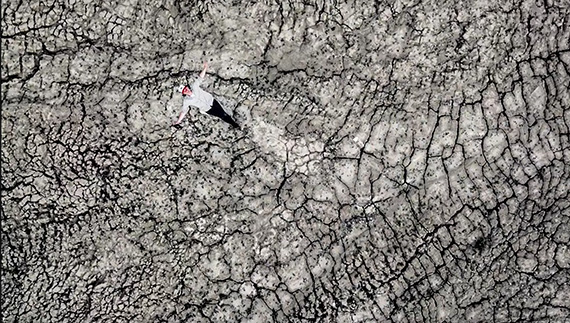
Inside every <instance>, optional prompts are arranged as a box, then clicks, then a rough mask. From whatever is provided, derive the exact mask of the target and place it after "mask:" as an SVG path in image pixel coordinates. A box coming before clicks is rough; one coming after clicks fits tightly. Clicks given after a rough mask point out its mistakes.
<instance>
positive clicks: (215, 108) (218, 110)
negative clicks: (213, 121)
mask: <svg viewBox="0 0 570 323" xmlns="http://www.w3.org/2000/svg"><path fill="white" fill-rule="evenodd" d="M206 113H207V114H209V115H211V116H215V117H218V118H220V119H222V120H224V121H225V122H227V123H229V124H231V125H232V126H233V127H234V128H238V129H239V125H238V124H237V123H236V122H235V121H234V119H232V117H230V115H229V114H227V113H226V111H224V108H222V106H221V105H220V102H218V100H216V99H214V103H213V104H212V108H210V110H208V111H206Z"/></svg>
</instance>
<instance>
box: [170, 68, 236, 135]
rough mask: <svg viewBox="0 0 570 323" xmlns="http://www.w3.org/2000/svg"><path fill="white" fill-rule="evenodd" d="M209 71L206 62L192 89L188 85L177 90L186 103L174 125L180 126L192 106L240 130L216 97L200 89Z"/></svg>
mask: <svg viewBox="0 0 570 323" xmlns="http://www.w3.org/2000/svg"><path fill="white" fill-rule="evenodd" d="M207 69H208V63H207V62H204V70H203V71H202V73H200V75H199V76H198V78H197V79H196V80H195V81H194V83H193V84H192V87H191V88H189V87H188V86H186V85H180V86H179V87H178V88H177V91H178V92H180V93H182V96H183V97H184V103H183V104H182V111H180V116H179V117H178V120H176V121H175V122H174V124H173V125H178V124H180V123H181V122H182V120H183V119H184V117H185V116H186V113H188V109H189V108H190V106H194V107H197V108H198V109H200V112H201V113H207V114H209V115H212V116H215V117H218V118H220V119H222V120H224V121H225V122H227V123H229V124H231V125H232V126H233V127H234V128H238V129H239V128H240V127H239V125H238V124H237V123H236V122H235V121H234V119H233V118H232V117H231V116H230V115H229V114H227V113H226V111H224V108H222V105H221V104H220V102H218V100H216V99H214V97H213V96H212V95H211V94H210V93H208V92H206V91H204V90H202V88H200V84H201V83H202V81H203V80H204V77H205V76H206V70H207Z"/></svg>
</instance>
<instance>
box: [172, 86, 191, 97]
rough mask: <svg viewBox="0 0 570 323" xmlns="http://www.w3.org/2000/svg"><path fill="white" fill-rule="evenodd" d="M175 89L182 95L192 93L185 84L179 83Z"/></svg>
mask: <svg viewBox="0 0 570 323" xmlns="http://www.w3.org/2000/svg"><path fill="white" fill-rule="evenodd" d="M176 91H178V92H180V93H182V95H192V91H191V90H190V88H189V87H187V86H186V85H180V86H178V87H177V88H176Z"/></svg>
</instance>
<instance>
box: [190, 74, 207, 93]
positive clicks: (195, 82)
mask: <svg viewBox="0 0 570 323" xmlns="http://www.w3.org/2000/svg"><path fill="white" fill-rule="evenodd" d="M203 80H204V79H203V78H201V77H200V76H198V77H197V78H196V79H195V80H194V83H192V92H194V89H195V88H197V87H200V85H201V84H202V81H203Z"/></svg>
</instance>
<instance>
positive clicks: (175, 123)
mask: <svg viewBox="0 0 570 323" xmlns="http://www.w3.org/2000/svg"><path fill="white" fill-rule="evenodd" d="M188 109H189V105H188V104H186V102H184V105H183V106H182V110H181V111H180V115H179V116H178V120H176V121H174V123H173V124H172V125H174V126H175V125H177V124H180V123H181V122H182V120H183V119H184V117H185V116H186V113H188Z"/></svg>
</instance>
